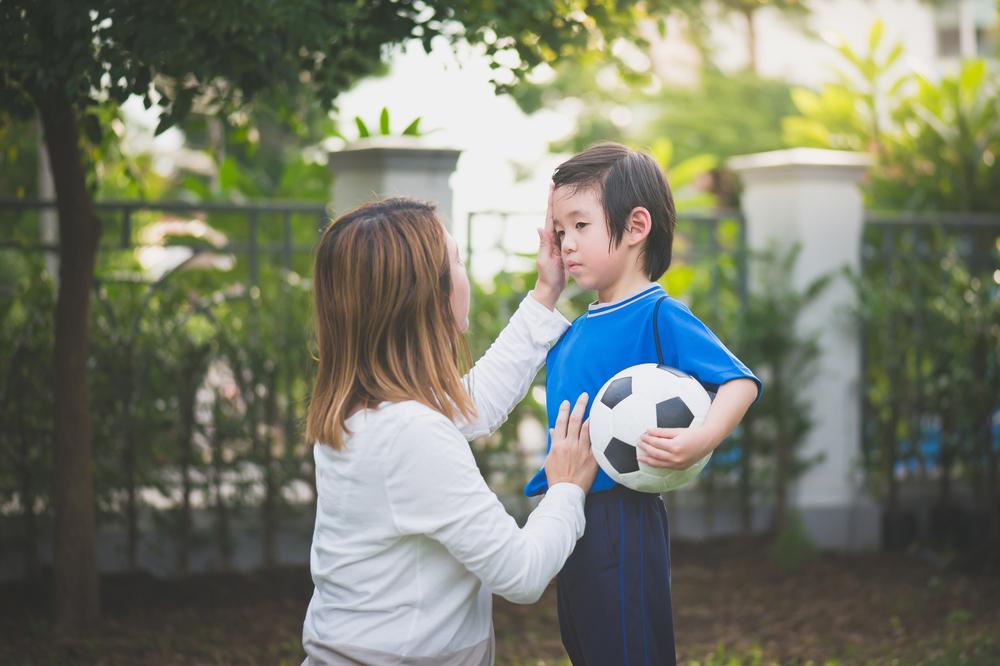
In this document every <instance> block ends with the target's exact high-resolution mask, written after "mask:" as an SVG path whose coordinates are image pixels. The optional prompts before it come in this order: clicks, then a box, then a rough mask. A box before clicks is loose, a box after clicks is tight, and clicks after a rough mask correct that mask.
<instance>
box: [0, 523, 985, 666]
mask: <svg viewBox="0 0 1000 666" xmlns="http://www.w3.org/2000/svg"><path fill="white" fill-rule="evenodd" d="M930 559H931V558H928V557H922V556H920V555H919V554H916V553H898V554H887V553H872V554H865V555H833V554H824V555H820V556H818V557H817V558H815V559H813V560H812V561H810V562H808V563H806V564H805V565H804V566H802V567H801V568H800V569H799V570H797V571H795V572H788V571H782V570H779V569H778V568H777V567H776V566H775V565H774V564H772V563H771V561H770V559H769V557H768V548H767V544H766V543H765V542H763V541H761V540H750V539H727V540H718V541H712V542H706V543H701V544H675V545H674V548H673V563H674V564H673V593H674V599H673V601H674V612H675V626H676V634H677V641H678V656H679V658H680V659H679V662H680V663H682V664H685V665H687V666H693V665H694V664H698V666H723V665H724V666H737V665H743V664H746V665H748V666H770V665H772V664H780V665H782V666H786V665H794V664H802V665H804V664H809V663H812V664H815V665H816V666H820V665H824V666H825V665H830V664H837V665H840V664H887V665H888V664H898V665H908V664H915V665H916V664H926V665H936V666H944V665H951V664H975V665H980V666H986V665H1000V576H998V575H996V574H992V575H988V574H983V573H975V572H972V571H969V570H968V569H965V570H961V569H960V568H957V567H954V566H953V567H941V566H940V565H935V564H933V563H932V562H931V561H929V560H930ZM311 591H312V587H311V583H310V581H309V575H308V571H306V570H305V569H282V570H279V571H276V572H273V573H271V574H255V575H251V576H247V575H231V576H223V575H212V576H193V577H190V578H185V579H182V580H170V581H165V580H158V579H154V578H151V577H148V576H128V577H126V576H117V577H108V578H105V579H104V580H103V581H102V596H103V603H104V622H103V628H102V632H101V635H100V636H99V637H97V638H94V639H91V640H88V641H83V642H78V643H72V644H56V643H55V642H54V641H53V640H52V639H51V636H50V626H49V622H48V617H47V606H46V605H47V600H48V598H49V596H50V594H49V590H48V589H47V587H46V586H45V585H37V586H34V587H27V586H24V585H7V586H0V664H4V665H7V664H10V665H19V664H60V665H62V664H95V665H96V664H108V665H112V664H114V665H119V664H120V665H123V666H124V665H129V666H132V665H137V666H138V665H150V666H152V665H157V666H160V665H164V666H173V665H175V664H177V665H179V664H192V665H196V664H298V663H299V662H300V661H301V659H302V657H303V655H302V653H301V644H300V632H301V626H302V617H303V614H304V613H305V608H306V604H307V602H308V599H309V595H310V593H311ZM494 616H495V624H496V637H497V649H498V661H497V663H498V664H501V665H508V664H509V665H524V666H527V665H531V666H548V665H565V664H568V663H569V662H568V660H567V659H566V657H565V653H564V652H563V649H562V645H561V643H560V641H559V628H558V622H557V619H556V610H555V594H554V589H552V588H550V589H549V590H548V591H547V592H546V594H545V596H544V597H543V598H542V600H541V601H540V602H539V603H537V604H535V605H533V606H515V605H512V604H509V603H507V602H505V601H503V600H502V599H497V600H496V603H495V612H494Z"/></svg>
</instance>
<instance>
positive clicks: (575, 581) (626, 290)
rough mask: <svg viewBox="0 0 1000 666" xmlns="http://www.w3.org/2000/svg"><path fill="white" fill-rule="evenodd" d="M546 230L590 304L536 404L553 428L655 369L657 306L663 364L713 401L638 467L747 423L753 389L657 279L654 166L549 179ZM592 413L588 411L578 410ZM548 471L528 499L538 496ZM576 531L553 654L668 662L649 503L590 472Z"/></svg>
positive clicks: (615, 164)
mask: <svg viewBox="0 0 1000 666" xmlns="http://www.w3.org/2000/svg"><path fill="white" fill-rule="evenodd" d="M552 180H553V182H554V184H555V191H554V193H553V196H552V204H551V205H552V218H553V228H554V231H555V236H556V240H557V242H558V243H559V244H560V251H561V253H562V258H563V265H564V266H565V269H566V271H567V272H568V273H569V274H570V275H571V276H572V277H573V279H574V280H576V283H577V284H578V285H579V286H581V287H583V288H585V289H592V290H594V291H596V292H597V300H596V301H595V302H593V303H592V304H591V305H590V307H589V308H588V310H587V312H586V313H585V314H584V315H582V316H580V317H579V318H577V319H576V321H574V322H573V325H572V326H571V327H570V329H569V330H567V331H566V333H565V334H564V335H563V336H562V338H560V339H559V341H558V342H557V343H556V344H555V345H554V346H553V347H552V349H551V350H549V353H548V358H547V360H546V368H547V369H546V381H545V390H546V403H547V405H548V418H549V427H550V428H551V427H553V425H554V423H555V419H556V417H557V415H558V411H559V405H560V403H562V401H563V400H569V402H570V404H573V403H574V402H575V401H576V398H577V396H579V395H580V393H583V392H586V393H587V394H588V395H590V396H595V395H597V392H598V391H599V390H600V388H601V386H602V385H603V384H604V382H606V381H607V380H608V379H609V378H610V377H611V376H612V375H614V374H616V373H617V372H619V371H621V370H623V369H624V368H627V367H629V366H632V365H636V364H639V363H651V362H653V363H655V362H657V353H656V344H655V341H654V337H653V313H654V308H655V307H656V305H657V301H661V300H662V302H661V303H660V307H659V309H658V311H656V312H657V318H658V324H659V337H660V341H661V345H662V348H663V360H664V362H665V363H666V364H667V365H669V366H672V367H676V368H679V369H680V370H683V371H684V372H687V373H688V374H690V375H691V376H693V377H694V378H696V379H697V380H698V381H699V382H701V384H702V385H703V386H704V387H705V388H706V390H708V391H710V392H715V393H716V396H715V399H714V401H713V403H712V407H711V409H710V410H709V413H708V416H707V418H706V420H705V423H704V424H703V425H702V426H701V427H698V428H686V429H661V428H657V429H653V430H650V431H649V432H647V433H646V435H644V436H643V441H642V442H641V443H640V451H639V456H638V458H639V460H642V461H643V462H645V463H646V464H649V465H653V466H659V467H671V468H675V469H685V468H687V467H689V466H690V465H691V464H693V463H694V462H695V461H697V460H699V459H701V458H702V457H704V456H705V455H706V454H707V453H708V452H709V451H712V450H713V449H714V448H715V447H716V446H718V445H719V443H720V442H721V441H722V440H723V439H724V438H725V437H726V436H727V435H728V434H729V433H730V432H731V431H732V429H733V428H734V427H735V426H736V424H737V423H739V421H740V419H742V418H743V414H744V413H745V412H746V410H747V408H748V407H749V406H750V405H751V404H752V403H753V402H754V400H756V398H757V396H758V395H759V393H760V387H761V383H760V380H759V379H757V377H755V376H754V374H753V373H752V372H750V370H749V369H748V368H747V367H746V366H745V365H744V364H743V363H741V362H740V360H739V359H738V358H736V357H735V356H734V355H733V354H732V353H731V352H730V351H729V350H728V349H726V347H725V346H724V345H723V344H722V342H720V341H719V339H718V338H717V337H716V336H715V334H713V333H712V331H710V330H709V329H708V327H706V326H705V325H704V324H703V323H701V321H699V320H698V319H697V318H696V317H695V316H694V315H693V314H692V313H691V311H690V310H689V309H688V308H687V307H686V306H685V305H684V304H683V303H681V302H680V301H677V300H675V299H673V298H670V297H668V296H666V293H665V292H664V290H663V289H662V288H661V287H660V286H659V285H657V284H656V280H658V279H659V278H660V276H662V275H663V273H664V272H665V271H666V270H667V268H668V267H669V266H670V258H671V248H672V245H673V235H674V223H675V218H676V215H675V212H674V203H673V196H672V195H671V192H670V188H669V186H668V185H667V182H666V180H665V178H664V177H663V174H662V172H661V171H660V169H659V167H658V166H657V164H656V162H655V161H654V160H653V159H652V158H651V157H650V156H648V155H646V154H644V153H640V152H636V151H633V150H630V149H628V148H626V147H624V146H620V145H617V144H610V143H605V144H598V145H595V146H592V147H591V148H588V149H587V150H585V151H584V152H582V153H580V154H579V155H576V156H575V157H573V158H572V159H570V160H568V161H566V162H564V163H563V164H561V165H560V166H559V167H558V168H557V169H556V171H555V174H554V175H553V177H552ZM587 408H588V414H589V408H590V405H588V406H587ZM546 488H547V485H546V480H545V472H544V471H540V472H539V473H538V474H536V475H535V476H534V478H532V479H531V481H529V482H528V485H527V486H526V487H525V493H526V494H528V495H538V494H541V493H544V492H545V491H546ZM585 514H586V519H587V527H586V532H585V533H584V535H583V537H582V538H581V539H580V540H579V541H578V542H577V544H576V548H575V549H574V551H573V554H572V555H571V556H570V558H569V560H568V561H567V562H566V566H565V567H564V568H563V570H562V571H561V572H560V573H559V577H558V583H557V585H558V607H559V626H560V631H561V634H562V641H563V645H564V646H565V647H566V651H567V653H568V654H569V657H570V659H571V660H572V661H573V663H574V664H575V665H577V666H580V665H582V664H586V665H587V666H591V665H598V666H606V665H615V666H629V665H633V664H643V665H656V666H660V665H662V664H671V665H672V664H675V663H676V655H675V648H674V630H673V614H672V610H671V603H670V538H669V531H668V527H667V515H666V511H665V510H664V507H663V502H662V500H661V498H660V496H659V495H656V494H647V493H639V492H635V491H632V490H629V489H627V488H625V487H624V486H620V485H618V484H616V483H615V482H614V481H612V480H611V478H610V477H608V476H607V475H606V474H605V473H604V472H603V471H599V472H598V475H597V478H596V479H595V481H594V484H593V487H592V488H591V491H590V494H589V495H588V497H587V502H586V508H585Z"/></svg>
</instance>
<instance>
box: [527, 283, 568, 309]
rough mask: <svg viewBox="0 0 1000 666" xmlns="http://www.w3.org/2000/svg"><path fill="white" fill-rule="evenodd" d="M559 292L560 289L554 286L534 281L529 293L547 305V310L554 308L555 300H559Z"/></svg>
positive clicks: (560, 291)
mask: <svg viewBox="0 0 1000 666" xmlns="http://www.w3.org/2000/svg"><path fill="white" fill-rule="evenodd" d="M561 293H562V289H556V288H555V287H553V286H551V285H548V284H545V283H543V282H536V283H535V288H534V289H532V290H531V295H532V296H533V297H534V299H535V300H536V301H538V302H539V303H541V304H542V305H544V306H545V307H547V308H548V309H549V310H555V309H556V301H558V300H559V295H560V294H561Z"/></svg>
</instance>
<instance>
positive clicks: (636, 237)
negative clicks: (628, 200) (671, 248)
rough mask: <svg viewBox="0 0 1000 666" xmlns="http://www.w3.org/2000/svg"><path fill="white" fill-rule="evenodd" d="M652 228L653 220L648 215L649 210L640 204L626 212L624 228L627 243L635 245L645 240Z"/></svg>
mask: <svg viewBox="0 0 1000 666" xmlns="http://www.w3.org/2000/svg"><path fill="white" fill-rule="evenodd" d="M652 228H653V220H652V218H650V216H649V211H648V210H646V209H645V208H643V207H642V206H637V207H635V208H633V209H632V211H631V212H630V213H629V214H628V227H626V230H625V231H626V235H627V237H628V241H629V245H635V244H637V243H641V242H642V241H644V240H646V237H647V236H649V232H650V231H651V230H652Z"/></svg>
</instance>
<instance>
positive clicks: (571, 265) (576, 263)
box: [566, 261, 580, 271]
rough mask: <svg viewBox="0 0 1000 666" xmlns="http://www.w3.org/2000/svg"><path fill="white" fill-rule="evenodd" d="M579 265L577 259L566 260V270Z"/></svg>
mask: <svg viewBox="0 0 1000 666" xmlns="http://www.w3.org/2000/svg"><path fill="white" fill-rule="evenodd" d="M579 266H580V263H579V262H577V261H567V262H566V270H568V271H571V270H573V269H574V268H578V267H579Z"/></svg>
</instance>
